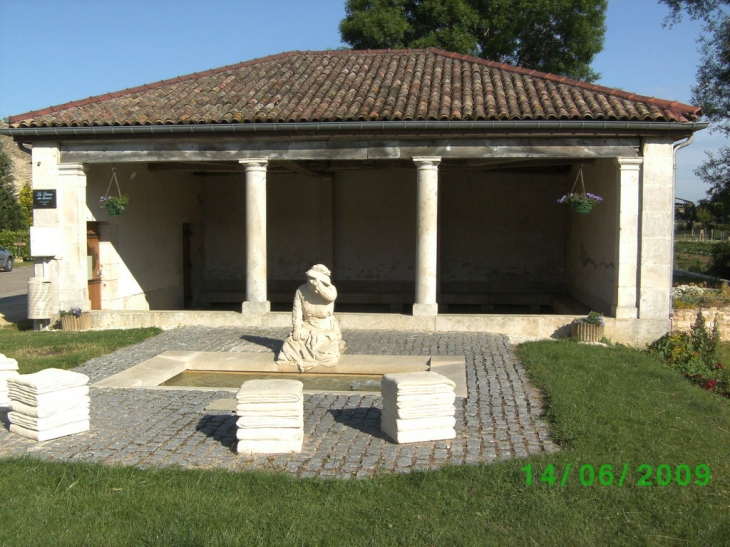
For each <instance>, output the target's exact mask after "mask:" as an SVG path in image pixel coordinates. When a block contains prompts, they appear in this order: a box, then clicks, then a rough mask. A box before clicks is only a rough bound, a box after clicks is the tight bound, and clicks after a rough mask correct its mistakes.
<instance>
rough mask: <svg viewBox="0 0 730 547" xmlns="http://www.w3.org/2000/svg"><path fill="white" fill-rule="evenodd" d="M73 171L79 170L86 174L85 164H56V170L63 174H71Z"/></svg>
mask: <svg viewBox="0 0 730 547" xmlns="http://www.w3.org/2000/svg"><path fill="white" fill-rule="evenodd" d="M74 171H76V172H78V171H81V173H83V174H86V165H85V164H83V163H59V164H58V172H59V173H60V174H65V173H71V174H73V173H74Z"/></svg>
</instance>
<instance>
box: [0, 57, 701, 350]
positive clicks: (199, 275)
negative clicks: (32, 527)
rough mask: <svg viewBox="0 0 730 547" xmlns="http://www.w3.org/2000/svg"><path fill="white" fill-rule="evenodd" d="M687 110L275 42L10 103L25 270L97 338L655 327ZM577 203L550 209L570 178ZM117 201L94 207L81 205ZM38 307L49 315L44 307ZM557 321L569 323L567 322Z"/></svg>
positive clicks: (428, 61) (617, 334) (433, 60)
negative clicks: (322, 276) (243, 53)
mask: <svg viewBox="0 0 730 547" xmlns="http://www.w3.org/2000/svg"><path fill="white" fill-rule="evenodd" d="M700 115H701V112H700V109H699V108H696V107H693V106H689V105H685V104H681V103H678V102H671V101H666V100H661V99H656V98H650V97H643V96H638V95H635V94H632V93H629V92H625V91H622V90H618V89H610V88H606V87H601V86H597V85H592V84H588V83H584V82H580V81H575V80H570V79H567V78H564V77H559V76H555V75H551V74H545V73H540V72H536V71H533V70H525V69H522V68H519V67H514V66H509V65H505V64H501V63H495V62H490V61H486V60H483V59H478V58H473V57H468V56H464V55H461V54H455V53H449V52H446V51H440V50H436V49H424V50H402V51H390V50H389V51H326V52H290V53H283V54H280V55H274V56H271V57H267V58H264V59H256V60H253V61H248V62H244V63H241V64H237V65H232V66H227V67H223V68H219V69H214V70H209V71H207V72H202V73H197V74H192V75H189V76H182V77H178V78H174V79H171V80H165V81H160V82H157V83H153V84H149V85H143V86H140V87H136V88H132V89H126V90H124V91H119V92H116V93H109V94H106V95H102V96H98V97H91V98H88V99H84V100H80V101H76V102H72V103H68V104H62V105H59V106H55V107H51V108H47V109H44V110H39V111H36V112H30V113H27V114H22V115H18V116H14V117H12V118H10V119H9V127H8V128H7V129H2V130H0V131H1V132H2V133H3V134H5V135H9V136H11V137H12V138H13V139H14V140H15V141H16V142H17V144H18V145H19V146H20V147H21V148H22V149H26V150H29V151H31V153H32V179H33V189H34V197H35V198H37V199H36V203H35V210H34V222H35V225H34V227H33V229H32V234H31V247H32V248H31V250H32V254H33V256H34V261H35V276H36V278H37V279H36V281H37V282H38V283H40V282H41V281H42V282H43V283H44V285H43V286H44V287H46V291H47V295H48V296H47V298H48V299H49V301H50V302H51V304H50V308H51V309H52V310H53V312H54V314H57V313H58V310H60V309H70V308H72V307H76V306H78V307H81V308H82V309H84V310H94V311H91V313H90V316H91V325H92V326H93V327H96V328H112V327H124V326H146V325H159V326H161V327H163V328H169V327H174V326H178V325H186V324H204V325H226V326H232V325H241V326H257V325H260V326H288V325H289V323H290V313H289V312H290V310H291V301H292V297H293V294H294V291H295V289H296V287H297V286H299V285H300V284H301V283H302V282H303V281H304V272H305V271H307V269H308V268H309V267H311V266H312V264H317V263H321V264H325V265H327V266H328V267H329V268H330V269H331V270H332V279H333V282H334V283H335V284H336V286H337V288H338V291H339V296H338V299H337V312H338V315H339V317H340V324H341V325H342V327H343V328H355V329H385V330H387V329H393V330H396V329H416V330H423V331H465V330H479V331H485V332H497V333H508V334H529V335H537V336H561V335H564V334H565V333H566V329H567V327H566V326H567V325H569V324H570V322H571V320H572V319H573V318H575V317H576V316H580V315H584V314H586V313H587V312H588V311H590V310H595V311H599V312H601V313H603V314H605V316H606V318H607V324H606V335H607V336H608V337H609V338H611V339H613V340H614V341H617V342H623V343H629V344H635V345H640V344H644V343H646V342H650V341H652V340H654V339H656V338H657V337H659V336H660V335H661V334H663V333H664V332H666V331H668V330H669V328H670V310H671V298H670V288H671V279H672V230H673V204H674V166H675V151H676V150H677V148H679V147H681V146H684V145H686V144H688V143H689V142H690V141H691V137H692V135H693V133H694V132H695V131H698V130H700V129H703V128H704V127H706V125H707V124H706V123H703V122H699V121H698V120H699V116H700ZM581 174H582V179H583V181H584V183H585V188H586V190H587V191H588V192H590V193H593V194H597V195H599V196H601V197H602V198H603V202H602V203H600V204H599V205H597V206H596V207H595V208H594V209H593V211H592V212H591V213H590V214H587V215H579V214H574V213H572V212H571V210H570V207H569V206H567V205H561V204H559V203H557V201H558V199H559V198H560V197H561V196H563V195H564V194H566V193H568V192H570V191H571V190H572V189H573V188H574V183H575V182H576V181H577V180H578V179H579V178H580V175H581ZM117 183H118V185H119V191H121V193H122V194H124V195H127V196H128V197H129V205H128V207H127V209H126V211H125V212H124V214H122V215H109V214H107V213H106V212H105V211H104V210H103V209H102V208H100V206H99V200H100V196H105V195H116V194H117V192H118V190H117ZM55 319H57V316H56V315H53V316H52V317H49V318H48V320H50V321H53V320H55ZM568 330H569V329H568Z"/></svg>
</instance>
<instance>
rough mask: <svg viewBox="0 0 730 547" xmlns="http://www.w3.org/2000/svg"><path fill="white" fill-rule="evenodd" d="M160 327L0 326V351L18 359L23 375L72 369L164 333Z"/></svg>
mask: <svg viewBox="0 0 730 547" xmlns="http://www.w3.org/2000/svg"><path fill="white" fill-rule="evenodd" d="M161 332H162V330H160V329H158V328H144V329H130V330H106V331H86V332H68V331H61V330H51V331H30V330H26V331H18V330H16V329H15V328H14V327H12V326H11V327H4V328H0V353H3V354H4V355H6V356H8V357H12V358H13V359H15V360H17V361H18V366H19V369H20V373H21V374H30V373H32V372H38V371H39V370H42V369H44V368H63V369H67V368H73V367H76V366H78V365H80V364H82V363H85V362H86V361H88V360H89V359H93V358H94V357H99V356H100V355H105V354H107V353H111V352H113V351H115V350H117V349H119V348H121V347H124V346H129V345H131V344H136V343H138V342H141V341H142V340H146V339H147V338H150V337H152V336H156V335H157V334H159V333H161Z"/></svg>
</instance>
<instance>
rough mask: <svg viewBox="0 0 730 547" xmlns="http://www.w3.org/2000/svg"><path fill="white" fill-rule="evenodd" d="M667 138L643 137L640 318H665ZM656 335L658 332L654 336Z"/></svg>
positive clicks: (669, 199) (670, 190)
mask: <svg viewBox="0 0 730 547" xmlns="http://www.w3.org/2000/svg"><path fill="white" fill-rule="evenodd" d="M672 144H673V143H672V141H671V140H670V139H664V140H663V141H662V140H661V139H659V138H657V139H655V140H653V142H652V140H650V139H646V140H645V141H644V150H643V156H644V164H643V167H642V184H641V255H640V256H641V262H640V264H639V273H640V275H639V279H640V287H639V318H640V319H656V320H659V321H665V322H668V320H669V313H670V310H671V305H672V303H671V287H672V269H673V267H672V266H673V265H672V260H673V252H672V239H673V238H672V234H673V232H674V149H673V147H672ZM657 338H658V336H657Z"/></svg>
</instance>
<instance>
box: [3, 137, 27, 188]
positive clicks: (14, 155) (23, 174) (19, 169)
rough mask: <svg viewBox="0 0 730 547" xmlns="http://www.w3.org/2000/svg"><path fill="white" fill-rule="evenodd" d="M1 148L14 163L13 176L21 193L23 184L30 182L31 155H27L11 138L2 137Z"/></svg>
mask: <svg viewBox="0 0 730 547" xmlns="http://www.w3.org/2000/svg"><path fill="white" fill-rule="evenodd" d="M0 147H2V149H3V151H4V152H5V153H6V154H7V155H8V157H9V158H10V161H11V162H12V163H13V175H14V176H15V187H16V188H17V189H18V191H20V189H21V188H22V187H23V184H25V183H26V182H28V183H29V182H30V165H31V161H30V154H26V153H25V152H23V151H22V150H21V149H20V148H18V145H17V144H15V142H13V139H12V138H11V137H6V136H4V135H0Z"/></svg>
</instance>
